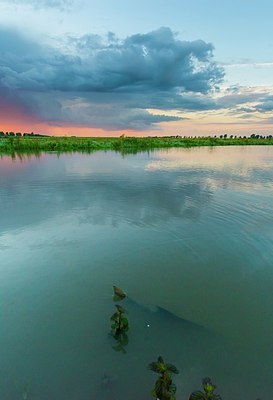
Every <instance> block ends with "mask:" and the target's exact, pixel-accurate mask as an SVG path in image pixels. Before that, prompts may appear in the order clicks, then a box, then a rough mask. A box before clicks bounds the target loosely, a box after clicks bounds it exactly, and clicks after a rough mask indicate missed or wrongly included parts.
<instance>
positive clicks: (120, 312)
mask: <svg viewBox="0 0 273 400" xmlns="http://www.w3.org/2000/svg"><path fill="white" fill-rule="evenodd" d="M116 308H117V312H115V313H114V314H113V315H112V317H111V321H112V324H111V328H112V331H113V334H114V336H116V337H117V336H119V335H120V334H123V333H125V332H127V331H128V329H129V324H128V319H127V318H126V317H125V315H126V314H128V311H127V310H125V309H124V308H123V307H121V306H120V305H118V304H116Z"/></svg>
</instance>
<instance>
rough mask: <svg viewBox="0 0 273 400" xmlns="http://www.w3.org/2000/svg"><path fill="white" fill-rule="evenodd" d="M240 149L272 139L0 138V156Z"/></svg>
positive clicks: (262, 143)
mask: <svg viewBox="0 0 273 400" xmlns="http://www.w3.org/2000/svg"><path fill="white" fill-rule="evenodd" d="M236 145H237V146H241V145H273V137H272V135H269V136H260V135H255V134H253V135H251V136H249V137H246V136H244V137H236V136H233V135H231V136H229V137H228V136H227V135H221V136H219V137H216V136H213V137H212V136H208V137H185V136H184V137H182V136H164V137H126V136H123V135H122V136H120V137H101V138H98V137H74V136H73V137H53V136H48V137H42V136H35V135H32V136H31V135H29V136H7V135H4V136H1V135H0V154H24V153H34V154H35V153H36V154H39V153H42V152H51V151H54V152H59V153H62V152H76V151H81V152H86V153H91V152H93V151H98V150H112V151H118V152H121V153H137V152H138V151H145V150H153V149H159V148H171V147H186V148H187V147H196V146H236Z"/></svg>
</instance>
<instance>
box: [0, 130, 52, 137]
mask: <svg viewBox="0 0 273 400" xmlns="http://www.w3.org/2000/svg"><path fill="white" fill-rule="evenodd" d="M22 136H30V137H33V136H34V137H37V136H38V137H48V135H40V134H39V133H34V132H31V133H28V132H25V133H21V132H3V131H0V137H22Z"/></svg>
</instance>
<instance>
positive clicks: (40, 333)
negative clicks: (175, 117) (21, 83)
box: [0, 147, 273, 400]
mask: <svg viewBox="0 0 273 400" xmlns="http://www.w3.org/2000/svg"><path fill="white" fill-rule="evenodd" d="M0 199H1V214H0V260H1V263H0V268H1V280H0V321H1V323H0V378H1V379H0V397H1V400H13V399H23V398H25V399H30V400H32V399H33V400H39V399H41V400H72V399H73V400H92V399H94V400H95V399H96V400H110V399H111V400H120V399H128V400H146V399H147V400H148V399H150V398H151V397H150V391H151V388H152V386H153V383H154V381H155V378H156V376H155V374H153V373H152V372H150V371H148V370H147V368H146V367H147V364H148V363H149V362H151V361H153V360H155V359H156V358H157V357H158V355H159V354H162V355H163V357H164V358H165V359H166V360H167V361H168V362H172V363H174V364H175V365H176V366H177V367H178V368H179V370H180V374H179V375H178V376H177V377H176V384H177V387H178V392H177V399H178V400H182V399H185V400H186V399H187V398H188V396H189V393H190V392H191V391H193V390H194V389H198V388H199V387H200V386H201V385H200V383H201V380H202V378H203V377H205V376H210V377H211V378H212V379H213V381H215V383H216V384H217V386H218V388H219V392H220V393H221V394H222V396H223V397H224V399H226V400H227V399H228V400H233V399H238V400H239V399H240V400H242V399H256V398H257V397H261V398H263V399H264V400H265V399H272V397H273V147H246V148H243V147H238V148H236V147H232V148H214V149H208V148H200V149H190V150H183V149H179V150H169V151H156V152H153V153H150V154H147V153H145V154H144V153H143V154H138V155H129V156H124V157H122V156H121V155H119V154H116V153H112V152H108V153H102V152H101V153H95V154H92V155H82V154H74V155H61V156H59V157H58V156H57V155H56V154H48V155H43V156H41V157H40V158H35V157H34V156H33V157H30V158H27V157H25V158H23V159H21V160H20V159H19V158H17V159H15V160H11V159H10V158H8V157H2V159H0ZM113 284H115V285H117V286H120V287H122V288H123V289H124V290H125V291H126V292H127V293H128V299H127V300H125V301H124V304H123V305H124V307H126V308H127V309H128V311H129V321H130V331H129V334H128V336H129V343H128V345H127V346H126V354H123V353H122V352H117V351H115V350H114V349H113V348H112V346H114V345H115V343H114V340H113V338H111V337H110V336H109V335H108V333H109V326H110V323H109V322H110V321H109V318H110V316H111V314H112V313H113V312H114V303H113V301H112V285H113ZM24 396H25V397H24Z"/></svg>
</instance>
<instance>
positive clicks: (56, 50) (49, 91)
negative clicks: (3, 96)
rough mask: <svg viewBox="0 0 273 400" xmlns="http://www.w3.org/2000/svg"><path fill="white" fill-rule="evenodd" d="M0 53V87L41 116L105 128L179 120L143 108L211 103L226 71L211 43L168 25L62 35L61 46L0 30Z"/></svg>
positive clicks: (145, 126)
mask: <svg viewBox="0 0 273 400" xmlns="http://www.w3.org/2000/svg"><path fill="white" fill-rule="evenodd" d="M46 3H47V5H50V4H51V5H54V4H56V5H57V4H58V3H62V2H60V1H59V2H58V1H53V0H52V1H51V2H50V1H47V2H46ZM0 52H1V66H0V91H1V90H2V91H3V90H5V91H6V92H8V93H9V95H10V96H14V98H16V99H17V101H18V103H19V104H23V105H24V107H27V108H28V109H29V110H30V111H31V112H33V113H34V114H36V115H38V116H39V117H41V118H44V119H45V120H47V121H50V120H52V121H54V120H56V121H62V120H63V121H65V122H70V123H73V122H75V123H76V122H77V123H78V122H79V119H80V120H81V121H82V123H86V124H92V126H98V127H103V128H106V129H110V127H112V128H113V127H114V128H115V129H128V128H132V129H148V128H150V127H151V126H153V125H154V124H157V123H159V122H163V121H170V120H176V119H178V117H177V116H173V115H167V113H165V114H164V113H160V115H158V114H151V112H148V111H147V109H153V108H156V109H160V110H175V109H177V110H180V111H181V110H205V109H213V108H217V105H216V103H215V101H214V100H212V99H210V98H209V97H208V94H209V93H211V92H214V91H217V90H218V87H219V84H220V83H221V82H222V79H223V76H224V71H223V69H222V68H221V67H219V66H218V65H217V64H216V63H215V62H214V60H213V46H212V44H211V43H206V42H204V41H202V40H196V41H191V42H190V41H182V40H179V39H178V38H177V36H176V35H175V34H174V32H172V30H171V29H169V28H160V29H158V30H156V31H152V32H149V33H147V34H136V35H132V36H128V37H127V38H125V39H119V38H117V37H116V36H115V34H114V33H109V34H108V35H107V36H105V37H101V36H99V35H93V34H90V35H85V36H83V37H80V38H71V37H68V38H67V40H66V46H65V47H63V46H59V47H49V46H48V45H47V46H45V45H41V44H38V43H35V42H31V41H30V40H29V39H26V38H24V37H23V36H22V35H20V34H18V33H15V32H12V31H1V32H0ZM53 104H54V105H55V106H54V107H53Z"/></svg>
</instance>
